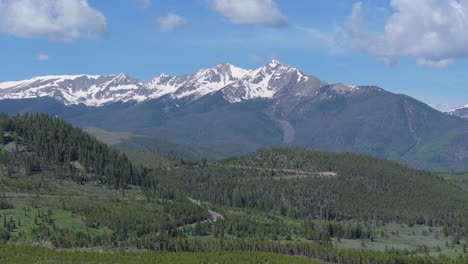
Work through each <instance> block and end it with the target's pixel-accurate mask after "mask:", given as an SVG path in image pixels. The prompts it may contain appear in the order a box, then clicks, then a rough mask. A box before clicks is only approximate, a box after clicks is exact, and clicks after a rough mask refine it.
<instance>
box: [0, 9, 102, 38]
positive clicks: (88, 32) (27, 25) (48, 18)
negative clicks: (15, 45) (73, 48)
mask: <svg viewBox="0 0 468 264" xmlns="http://www.w3.org/2000/svg"><path fill="white" fill-rule="evenodd" d="M106 27H107V26H106V18H105V17H104V15H103V14H102V13H101V12H99V11H98V10H96V9H94V8H92V7H91V6H90V5H89V4H88V2H87V0H47V1H43V0H41V1H39V0H0V33H4V34H8V35H13V36H16V37H26V38H47V39H51V40H60V41H72V40H75V39H78V38H86V37H96V36H101V35H103V34H104V33H105V32H106Z"/></svg>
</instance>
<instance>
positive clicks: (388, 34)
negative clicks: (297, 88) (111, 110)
mask: <svg viewBox="0 0 468 264" xmlns="http://www.w3.org/2000/svg"><path fill="white" fill-rule="evenodd" d="M465 12H466V16H465ZM467 28H468V2H467V1H465V0H448V1H447V0H391V1H387V0H367V1H341V0H336V1H331V0H314V1H291V0H113V1H105V0H87V1H85V0H44V1H35V0H3V1H0V58H1V61H2V65H3V66H2V70H1V71H0V81H8V80H20V79H26V78H30V77H32V76H38V75H49V74H81V73H89V74H113V73H120V72H124V73H127V74H129V75H130V76H133V77H135V78H137V79H141V80H144V81H146V80H149V79H151V78H152V77H154V76H155V75H157V74H159V73H161V72H164V73H167V74H184V73H191V72H194V71H196V70H197V69H199V68H202V67H210V66H213V65H216V64H218V63H222V62H230V63H232V64H234V65H237V66H239V67H244V68H255V67H258V66H261V65H263V64H265V63H266V62H267V61H269V60H271V59H272V58H275V59H278V60H279V61H281V62H283V63H286V64H289V65H292V66H295V67H297V68H299V69H301V70H302V71H303V72H305V73H307V74H311V75H315V76H317V77H319V78H321V79H323V80H325V81H327V82H330V83H333V82H344V83H349V84H356V85H379V86H381V87H383V88H384V89H386V90H389V91H392V92H396V93H405V94H408V95H410V96H413V97H415V98H417V99H420V100H422V101H424V102H426V103H428V104H430V105H432V106H434V107H436V108H438V109H447V108H451V107H456V106H459V105H465V104H468V78H467V77H466V76H467V75H468V72H467V70H468V62H467V60H466V57H467V56H468V31H467V30H466V29H467Z"/></svg>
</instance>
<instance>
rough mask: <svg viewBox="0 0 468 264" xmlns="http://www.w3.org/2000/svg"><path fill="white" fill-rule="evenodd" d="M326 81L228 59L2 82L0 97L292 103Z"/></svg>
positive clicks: (69, 101)
mask: <svg viewBox="0 0 468 264" xmlns="http://www.w3.org/2000/svg"><path fill="white" fill-rule="evenodd" d="M325 85H327V84H326V83H325V82H323V81H321V80H319V79H318V78H316V77H313V76H309V75H306V74H304V73H302V72H301V71H300V70H298V69H296V68H294V67H291V66H288V65H284V64H281V63H280V62H278V61H276V60H272V61H271V62H269V63H267V64H266V65H264V66H262V67H260V68H258V69H254V70H247V69H242V68H239V67H236V66H234V65H231V64H228V63H226V64H219V65H216V66H214V67H212V68H203V69H200V70H199V71H197V72H195V73H193V74H187V75H181V76H169V75H166V74H160V75H158V76H157V77H155V78H154V79H152V80H151V81H149V82H147V83H144V82H141V81H138V80H136V79H133V78H131V77H129V76H127V75H125V74H116V75H58V76H42V77H35V78H32V79H29V80H23V81H13V82H3V83H0V100H2V99H30V98H39V97H49V98H54V99H56V100H58V101H60V102H62V103H63V104H65V105H78V104H84V105H87V106H93V107H99V106H103V105H106V104H111V103H115V102H136V103H138V102H143V101H146V100H150V99H156V98H159V97H162V96H169V97H170V98H172V99H174V100H178V102H192V101H195V100H197V99H199V98H201V97H203V96H206V95H208V94H213V93H215V92H218V91H221V93H222V97H223V98H224V99H225V100H227V101H228V102H230V103H237V102H241V101H245V100H251V99H256V98H272V99H275V98H279V97H282V98H283V97H287V98H289V101H288V102H292V101H297V98H304V97H309V96H313V95H315V94H316V93H317V91H318V89H319V88H321V87H323V86H325ZM349 87H352V89H351V88H350V89H351V90H354V89H358V88H356V87H354V86H349ZM291 98H296V99H291ZM291 100H292V101H291ZM286 101H287V100H286Z"/></svg>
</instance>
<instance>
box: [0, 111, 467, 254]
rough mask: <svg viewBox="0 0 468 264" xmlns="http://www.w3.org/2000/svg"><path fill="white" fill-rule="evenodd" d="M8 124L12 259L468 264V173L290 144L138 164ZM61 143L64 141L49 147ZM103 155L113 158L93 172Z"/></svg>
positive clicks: (62, 128)
mask: <svg viewBox="0 0 468 264" xmlns="http://www.w3.org/2000/svg"><path fill="white" fill-rule="evenodd" d="M0 124H1V127H2V128H3V131H4V143H3V146H6V145H8V144H10V145H11V144H14V146H15V147H13V148H9V149H5V148H2V150H0V154H1V155H0V160H1V166H0V172H1V173H0V208H1V209H0V216H1V217H0V218H1V219H3V224H2V225H1V226H0V239H1V240H2V242H0V250H1V251H2V252H4V253H5V254H2V258H4V260H5V262H9V261H11V259H12V258H14V253H13V252H17V251H24V252H25V255H24V256H23V258H24V259H23V260H24V262H30V261H31V258H32V255H28V254H39V255H40V256H41V259H43V260H44V261H68V260H70V259H75V260H78V259H80V260H82V261H91V260H92V259H95V258H98V259H102V260H106V261H109V262H111V261H113V259H114V258H118V259H120V260H125V259H127V258H129V261H137V260H136V259H137V258H138V263H141V262H143V263H144V261H151V260H150V259H154V258H156V259H158V258H160V259H161V261H162V262H164V261H169V259H173V258H180V261H181V262H186V261H187V260H185V261H184V258H187V259H189V258H190V256H191V255H193V254H198V255H196V256H197V258H200V259H207V260H210V261H219V262H220V263H224V262H223V261H225V262H226V263H230V261H231V262H232V261H236V262H237V261H242V259H243V258H249V259H258V258H261V259H268V260H271V261H272V263H314V261H319V262H320V261H324V262H326V263H341V262H340V261H343V260H345V259H346V260H347V262H348V263H362V262H360V260H362V259H366V260H368V261H371V262H372V263H393V262H387V261H395V260H397V259H400V260H401V261H404V263H412V262H411V261H415V263H418V261H424V262H425V263H464V262H463V261H465V257H464V256H465V254H466V247H467V242H466V238H467V237H468V227H467V226H465V224H464V222H465V221H464V219H466V217H467V214H468V207H467V204H468V193H467V192H466V191H464V190H463V189H462V188H460V187H458V186H461V187H463V186H464V183H463V182H464V177H465V176H466V175H463V174H459V175H453V176H452V175H449V174H444V175H441V176H438V175H435V174H431V173H428V172H424V171H418V170H415V169H411V168H408V167H405V166H403V165H400V164H398V163H396V162H392V161H384V160H379V159H376V158H372V157H369V156H364V155H354V154H349V153H341V154H334V153H327V152H318V151H306V150H298V149H283V148H279V149H265V150H260V151H257V152H254V153H252V154H249V155H245V156H241V157H238V158H229V159H225V160H222V161H219V162H214V163H210V162H207V160H200V161H187V160H183V159H174V158H170V157H165V156H164V155H162V154H156V153H153V154H151V153H148V154H145V153H144V152H140V153H135V152H131V153H129V156H128V157H129V158H127V157H126V155H125V154H123V153H120V154H119V153H117V152H114V151H113V150H111V149H106V147H105V145H103V144H102V143H100V142H98V141H96V140H95V139H93V137H89V136H87V135H86V134H85V133H84V132H81V130H79V129H75V128H72V127H70V126H69V125H67V124H66V123H64V122H63V121H61V120H59V119H57V118H51V117H47V116H45V115H30V116H29V115H28V116H18V117H7V116H3V117H2V119H1V122H0ZM31 128H35V129H34V131H35V133H34V134H30V133H29V132H28V131H31ZM46 129H47V131H48V132H47V133H43V132H45V131H46ZM30 135H37V136H32V137H30ZM126 136H127V135H124V137H126ZM51 137H53V138H58V139H59V140H54V141H43V139H45V138H51ZM78 139H81V140H78ZM75 140H78V141H75ZM60 142H69V143H70V145H68V146H70V147H71V148H70V149H68V150H67V149H66V148H65V149H64V151H62V152H61V153H60V152H59V153H58V154H57V156H55V155H51V154H46V153H55V152H54V151H55V150H59V149H61V148H62V147H60V148H57V146H60V144H61V143H60ZM78 142H79V144H80V146H81V147H80V150H79V151H77V150H76V149H74V148H75V147H74V146H75V145H74V144H77V143H78ZM19 146H22V147H19ZM46 146H47V147H46ZM99 152H102V154H99V155H100V156H102V157H106V158H105V159H103V160H101V161H99V162H98V163H96V161H98V160H94V161H93V162H90V161H92V159H89V157H93V156H94V155H96V154H97V153H99ZM42 153H44V154H42ZM105 153H106V154H105ZM113 159H118V160H120V162H119V163H114V161H113ZM87 160H89V161H87ZM134 161H137V162H135V163H134ZM127 162H128V163H127ZM133 163H134V164H138V165H131V164H133ZM76 164H80V166H77V165H76ZM106 164H107V165H106ZM117 164H119V165H117ZM126 164H128V165H126ZM100 166H103V167H100ZM127 166H130V167H127ZM84 168H87V169H84ZM125 170H127V173H125V174H120V172H121V171H125ZM129 172H131V173H129ZM443 178H445V179H448V180H450V181H448V182H447V181H445V180H444V179H443ZM452 182H453V183H452ZM260 186H261V187H260ZM44 247H45V248H44ZM47 248H49V249H47ZM51 249H53V251H51ZM148 250H150V251H157V252H159V251H162V252H203V253H183V254H180V253H177V256H175V255H171V253H156V252H148ZM122 251H124V252H122ZM236 251H242V253H240V254H237V253H235V252H236ZM26 252H34V253H26ZM85 252H92V254H91V255H88V254H87V253H86V254H85ZM98 252H102V253H98ZM106 252H116V253H113V254H110V253H106ZM136 252H138V253H136ZM229 252H233V253H229ZM264 252H271V253H276V254H278V253H281V254H283V255H281V256H278V257H277V256H276V255H271V254H270V253H264ZM135 254H138V257H136V255H135ZM285 255H295V256H300V257H301V258H293V257H286V256H285ZM28 256H29V257H28ZM37 257H38V256H36V258H35V259H37ZM28 259H29V260H28ZM130 259H131V260H130ZM358 259H359V260H358ZM274 261H277V262H274ZM457 261H460V262H457Z"/></svg>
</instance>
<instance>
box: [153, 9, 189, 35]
mask: <svg viewBox="0 0 468 264" xmlns="http://www.w3.org/2000/svg"><path fill="white" fill-rule="evenodd" d="M186 24H187V21H186V20H185V19H184V18H182V17H180V16H179V15H176V14H173V13H169V14H167V16H164V17H159V18H158V26H159V29H161V30H162V31H172V30H174V29H175V28H177V27H180V26H183V25H186Z"/></svg>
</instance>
